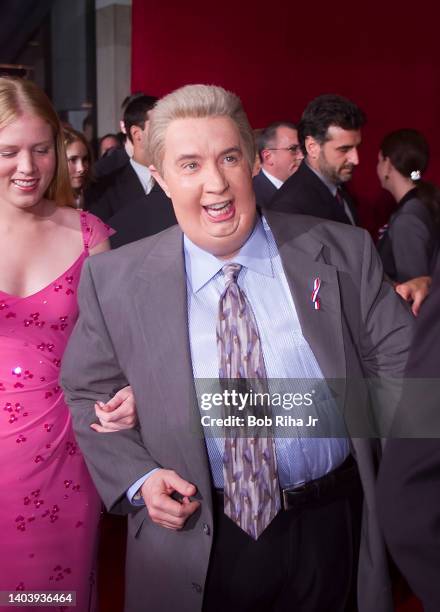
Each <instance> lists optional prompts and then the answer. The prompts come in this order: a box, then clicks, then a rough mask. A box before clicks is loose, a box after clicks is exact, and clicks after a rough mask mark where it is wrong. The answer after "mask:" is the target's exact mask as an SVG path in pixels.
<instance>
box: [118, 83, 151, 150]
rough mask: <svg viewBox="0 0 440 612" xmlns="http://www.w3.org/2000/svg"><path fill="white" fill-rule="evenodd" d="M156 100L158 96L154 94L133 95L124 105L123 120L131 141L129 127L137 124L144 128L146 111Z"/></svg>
mask: <svg viewBox="0 0 440 612" xmlns="http://www.w3.org/2000/svg"><path fill="white" fill-rule="evenodd" d="M157 100H158V98H156V97H155V96H147V95H144V94H142V95H140V96H136V97H134V99H133V100H131V102H129V104H128V105H127V106H126V108H125V111H124V118H123V121H124V125H125V129H126V131H127V136H128V138H129V140H130V141H131V142H133V139H132V137H131V133H130V130H131V128H132V127H133V126H134V125H137V126H138V127H140V128H141V129H144V127H145V121H146V119H147V113H148V111H150V110H151V109H152V108H153V106H154V105H155V104H156V102H157Z"/></svg>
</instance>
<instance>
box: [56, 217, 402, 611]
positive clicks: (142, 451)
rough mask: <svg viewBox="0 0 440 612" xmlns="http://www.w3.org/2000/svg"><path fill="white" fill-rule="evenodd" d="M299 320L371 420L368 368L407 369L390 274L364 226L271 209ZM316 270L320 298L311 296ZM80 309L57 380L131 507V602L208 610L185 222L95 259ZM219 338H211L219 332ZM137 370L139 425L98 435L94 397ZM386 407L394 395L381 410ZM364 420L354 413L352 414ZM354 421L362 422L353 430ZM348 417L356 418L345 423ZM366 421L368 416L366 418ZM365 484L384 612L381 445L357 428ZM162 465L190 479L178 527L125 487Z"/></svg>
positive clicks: (375, 588)
mask: <svg viewBox="0 0 440 612" xmlns="http://www.w3.org/2000/svg"><path fill="white" fill-rule="evenodd" d="M265 214H266V218H267V220H268V222H269V224H270V225H271V228H272V231H273V232H274V236H275V239H276V240H277V244H278V248H279V251H280V255H281V258H282V261H283V265H284V269H285V272H286V275H287V278H288V280H289V284H290V287H291V289H292V295H293V299H294V301H295V305H296V309H297V312H298V316H299V319H300V322H301V326H302V331H303V334H304V336H305V338H306V339H307V341H308V342H309V344H310V346H311V348H312V350H313V352H314V354H315V356H316V358H317V360H318V362H319V365H320V367H321V370H322V371H323V373H324V375H325V377H326V378H327V379H338V380H341V379H345V378H346V377H347V379H350V380H352V381H356V382H355V384H353V385H350V384H349V385H346V387H345V388H343V389H342V390H341V389H340V390H339V394H340V403H341V404H342V406H343V407H344V410H345V407H346V406H353V405H354V406H355V407H356V412H355V413H353V412H350V411H349V412H348V413H347V414H348V421H350V419H352V417H353V414H355V415H357V414H358V413H359V414H362V415H363V416H362V417H361V420H363V419H365V428H367V427H368V421H369V419H370V420H371V415H370V411H369V404H368V392H367V389H366V384H365V383H364V381H363V376H391V377H399V376H401V375H402V373H403V370H404V366H405V360H406V352H407V348H408V344H409V342H410V335H411V334H410V329H411V318H410V315H409V313H408V310H407V308H406V305H404V304H403V302H401V301H400V299H399V298H398V297H397V296H396V294H395V293H394V291H393V289H392V287H391V286H390V285H389V284H388V283H383V282H382V276H383V275H382V266H381V263H380V260H379V258H378V256H377V253H376V251H375V249H374V246H373V245H372V243H371V240H370V238H369V236H368V234H367V233H366V232H364V231H363V230H361V229H358V228H354V227H351V226H347V225H342V224H340V223H332V222H323V221H322V220H319V219H315V218H312V217H305V216H299V215H298V216H295V217H292V216H291V215H285V214H281V213H274V212H271V211H268V212H267V213H265ZM316 277H319V278H320V279H321V289H320V297H321V306H322V307H321V310H319V311H315V310H314V309H313V305H312V302H311V299H310V295H311V290H312V288H313V280H314V278H316ZM79 303H80V312H81V314H80V318H79V321H78V323H77V325H76V328H75V330H74V332H73V334H72V337H71V340H70V342H69V345H68V347H67V351H66V353H65V355H64V363H63V372H62V384H63V386H64V389H65V392H66V398H67V402H68V404H69V406H70V408H71V410H72V415H73V422H74V428H75V431H76V434H77V437H78V441H79V444H80V446H81V447H82V450H83V452H84V454H85V458H86V461H87V464H88V466H89V469H90V472H91V474H92V476H93V478H94V481H95V483H96V486H97V488H98V491H99V492H100V494H101V496H102V498H103V500H104V502H105V504H106V506H107V507H108V508H109V509H111V510H113V511H114V512H119V513H130V518H129V534H128V547H127V583H126V588H127V592H126V610H127V611H130V612H141V611H142V612H143V611H144V610H148V611H149V612H159V611H162V610H174V609H179V610H181V611H182V612H195V611H197V610H200V609H201V606H202V598H203V596H202V593H203V585H204V582H205V578H206V573H207V568H208V562H209V555H210V550H211V543H212V533H213V529H215V524H214V523H213V507H212V497H211V496H212V492H211V479H210V472H209V466H208V458H207V453H206V448H205V443H204V439H203V435H202V433H201V431H200V430H198V431H196V432H195V431H194V429H193V428H192V427H190V426H189V422H190V420H191V419H194V416H195V415H198V406H197V402H196V396H195V389H194V381H193V373H192V367H191V356H190V345H189V338H188V321H187V302H186V280H185V268H184V258H183V241H182V233H181V231H180V229H179V228H178V227H174V228H170V229H169V230H166V231H164V232H162V233H161V234H158V235H156V236H153V237H150V238H147V239H144V240H141V241H139V242H136V243H133V244H130V245H127V246H125V247H122V248H120V249H118V250H116V251H112V252H109V253H105V254H102V255H97V256H95V257H92V258H90V259H89V260H87V262H86V264H85V266H84V269H83V274H82V279H81V284H80V291H79ZM213 341H214V340H213ZM127 382H129V383H130V384H131V385H132V387H133V390H134V394H135V397H136V404H137V410H138V416H139V428H138V429H133V430H129V431H122V432H117V433H112V434H106V435H101V434H97V433H95V432H94V431H93V430H91V429H90V427H89V425H90V423H92V422H93V421H94V420H95V417H94V411H93V402H94V401H95V400H97V399H107V398H108V397H109V396H110V395H111V394H112V393H113V391H114V390H115V389H116V388H120V387H122V386H124V385H125V384H126V383H127ZM391 418H392V414H391V407H389V414H387V415H386V420H387V421H389V420H391ZM354 420H356V419H354ZM356 425H357V423H355V424H354V426H353V427H354V428H355V427H356ZM349 426H350V425H349ZM362 427H364V425H362ZM352 443H353V454H354V455H355V458H356V460H357V461H358V465H359V470H360V475H361V479H362V483H363V487H364V491H365V499H366V503H365V510H364V517H363V547H362V552H361V558H360V567H359V591H360V596H359V599H360V604H359V605H360V610H361V611H362V612H373V611H374V612H390V611H391V610H392V609H393V607H392V600H391V589H390V584H389V577H388V570H387V561H386V554H385V549H384V546H383V542H382V539H381V536H380V533H379V528H378V524H377V519H376V510H375V498H374V484H375V477H376V476H375V474H376V466H377V459H378V455H377V454H378V452H380V445H379V444H378V443H377V442H376V441H375V440H371V439H353V440H352ZM155 467H165V468H171V469H174V470H175V471H176V472H177V473H178V474H180V475H181V476H182V477H183V478H185V479H186V480H188V481H190V482H192V483H194V484H195V485H196V487H197V489H198V497H199V498H200V500H201V502H202V503H201V508H200V510H199V511H198V512H197V513H196V514H195V515H193V516H192V517H191V518H190V520H189V521H188V522H187V524H186V526H185V528H184V529H183V530H182V531H170V530H167V529H164V528H162V527H159V526H157V525H155V524H154V523H153V522H152V521H151V520H150V519H149V517H148V516H147V511H146V509H145V508H142V509H140V510H136V509H135V508H133V506H131V505H130V504H129V503H128V501H127V498H126V491H127V489H128V488H129V486H130V485H131V484H133V482H135V481H136V480H137V479H138V478H139V477H140V476H141V475H143V474H144V473H146V472H147V471H149V470H151V469H152V468H155Z"/></svg>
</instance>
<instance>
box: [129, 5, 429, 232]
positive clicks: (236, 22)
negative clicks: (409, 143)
mask: <svg viewBox="0 0 440 612" xmlns="http://www.w3.org/2000/svg"><path fill="white" fill-rule="evenodd" d="M132 6H133V14H132V22H133V38H132V54H133V55H132V90H133V91H137V90H144V91H146V92H147V93H153V94H156V95H163V94H166V93H168V92H169V91H172V90H173V89H175V88H176V87H180V86H181V85H184V84H188V83H209V84H216V85H222V86H223V87H226V88H227V89H231V90H232V91H234V92H236V93H237V94H238V95H239V96H240V97H241V99H242V101H243V103H244V106H245V108H246V110H247V113H248V115H249V118H250V121H251V123H252V126H253V127H255V128H258V127H264V126H265V125H267V124H268V123H269V122H271V121H274V120H277V119H284V118H287V119H291V120H294V121H295V120H298V119H299V117H300V115H301V112H302V110H303V108H304V106H305V105H306V104H307V102H308V101H310V100H311V99H312V98H314V97H315V96H317V95H319V94H321V93H339V94H342V95H345V96H347V97H349V98H351V99H352V100H354V101H355V102H357V103H358V104H359V106H361V107H362V108H363V109H364V111H365V112H366V113H367V115H368V124H367V126H366V127H365V129H364V131H363V144H362V148H361V164H360V167H359V168H358V169H357V172H356V174H355V177H354V179H353V181H352V183H351V190H352V192H353V193H354V194H355V195H356V197H357V199H358V202H359V205H360V213H361V219H362V222H363V225H364V226H365V227H367V228H368V229H370V230H371V231H372V232H373V233H375V230H376V229H377V227H378V226H379V225H381V224H382V223H383V222H385V221H386V220H387V218H388V215H389V213H390V211H391V209H392V200H391V198H390V196H388V195H387V194H385V192H383V191H382V190H381V189H380V187H379V184H378V181H377V177H376V160H377V150H378V145H379V142H380V140H381V138H382V137H383V136H384V135H385V133H387V132H389V131H391V130H393V129H397V128H401V127H414V128H417V129H419V130H421V131H422V132H423V133H424V134H425V135H426V136H427V138H428V140H429V142H430V145H431V154H432V158H431V165H430V170H429V173H428V175H427V176H428V178H431V179H432V180H435V181H437V182H439V183H440V146H439V144H438V143H439V136H440V115H439V110H440V70H439V69H440V57H439V55H440V42H439V39H440V28H439V25H438V19H437V18H436V16H435V10H434V9H435V4H434V2H433V1H430V2H426V1H425V2H423V1H421V2H418V3H417V2H411V3H410V2H406V1H405V0H401V1H400V2H398V1H397V0H391V2H386V1H382V2H379V1H378V0H370V2H368V3H367V2H365V3H357V2H354V1H353V0H351V1H350V2H348V1H347V0H340V1H339V2H328V3H324V2H292V1H291V0H272V1H268V2H266V3H257V2H255V1H253V2H249V1H248V0H240V1H236V2H232V3H231V2H215V3H214V2H208V1H206V0H205V1H202V0H191V1H190V2H182V1H178V2H177V1H176V0H168V1H166V0H133V5H132Z"/></svg>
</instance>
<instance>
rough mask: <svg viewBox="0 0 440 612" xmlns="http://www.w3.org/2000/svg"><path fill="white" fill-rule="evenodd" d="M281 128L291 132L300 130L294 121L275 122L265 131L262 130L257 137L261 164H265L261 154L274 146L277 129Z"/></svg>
mask: <svg viewBox="0 0 440 612" xmlns="http://www.w3.org/2000/svg"><path fill="white" fill-rule="evenodd" d="M280 127H287V128H290V129H291V130H297V129H298V128H297V126H296V124H295V123H292V121H274V122H273V123H271V124H269V125H268V126H267V127H265V128H264V129H263V130H261V131H260V132H259V134H258V136H257V149H258V154H259V156H260V161H261V162H263V159H262V157H261V152H262V151H263V149H267V148H268V146H269V145H272V144H273V143H274V140H275V138H276V135H277V129H278V128H280Z"/></svg>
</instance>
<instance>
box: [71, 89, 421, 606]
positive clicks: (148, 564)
mask: <svg viewBox="0 0 440 612" xmlns="http://www.w3.org/2000/svg"><path fill="white" fill-rule="evenodd" d="M152 115H153V116H152V118H151V122H150V132H149V149H150V151H151V152H152V155H153V164H154V165H153V166H152V167H151V171H152V173H153V176H154V178H155V179H156V180H157V181H158V182H159V183H160V185H161V187H162V188H163V189H164V191H165V192H166V194H167V195H168V196H169V197H170V198H171V200H172V202H173V206H174V210H175V214H176V217H177V220H178V223H179V227H174V228H171V229H169V230H166V231H165V232H162V233H161V234H158V235H156V236H153V237H150V238H147V239H145V240H141V241H139V242H136V243H134V244H131V245H127V246H125V247H122V248H121V249H118V250H117V251H114V252H111V253H108V254H105V255H103V256H96V257H94V258H91V259H90V260H88V261H87V262H86V264H85V266H84V269H83V274H82V279H81V287H80V292H79V303H80V311H81V314H80V318H79V321H78V323H77V326H76V328H75V330H74V332H73V334H72V337H71V341H70V343H69V346H68V348H67V351H66V353H65V356H64V365H63V373H62V384H63V386H64V388H65V392H66V397H67V401H68V403H69V405H70V407H71V410H72V415H73V421H74V427H75V431H76V433H77V436H78V441H79V443H80V445H81V447H82V449H83V452H84V455H85V458H86V461H87V463H88V466H89V469H90V471H91V474H92V476H93V478H94V481H95V483H96V486H97V488H98V490H99V492H100V494H101V496H102V498H103V500H104V502H105V504H106V506H107V507H108V508H109V509H110V510H112V511H114V512H118V513H125V514H129V533H128V544H127V566H126V571H127V580H126V589H127V590H126V610H127V611H129V612H143V611H148V612H159V611H164V610H166V611H168V610H176V609H179V610H181V611H184V612H194V611H198V610H203V611H204V612H220V611H222V612H224V611H225V610H240V611H248V610H249V611H250V610H252V611H254V612H257V611H258V612H263V611H264V612H269V611H272V612H276V611H282V610H286V609H295V610H298V611H299V612H317V611H318V610H319V611H321V610H331V611H332V612H337V611H341V612H342V611H343V610H345V609H347V602H348V600H349V591H350V576H352V575H353V574H354V573H355V572H356V568H357V566H359V578H358V584H359V601H358V606H359V610H361V612H372V611H373V610H374V612H391V610H392V609H393V605H392V597H391V588H390V584H389V577H388V571H387V561H386V553H385V550H384V546H383V542H382V539H381V536H380V532H379V529H378V525H377V519H376V512H375V499H374V481H375V470H376V466H377V460H378V453H379V452H380V449H379V448H378V444H377V442H376V441H375V440H374V439H369V438H368V437H367V434H368V433H373V434H374V433H375V428H374V426H371V424H372V423H373V421H374V417H375V416H376V418H377V419H378V420H379V421H380V422H382V423H383V422H390V421H391V419H392V416H393V414H392V404H391V402H388V403H387V402H385V408H386V412H382V413H380V412H378V413H377V414H376V415H373V414H372V412H371V403H370V399H369V393H368V389H367V383H366V382H365V378H371V379H376V378H379V380H380V382H381V383H383V382H384V381H383V379H385V378H386V377H389V378H391V379H399V377H400V376H401V375H402V373H403V370H404V366H405V359H406V352H407V348H408V343H409V341H410V333H409V331H410V328H411V319H410V315H409V313H408V310H407V308H406V306H405V305H404V304H403V302H402V301H401V300H400V299H399V298H398V297H397V296H396V294H395V292H394V290H393V288H392V286H391V285H390V284H388V283H386V282H385V283H384V282H383V274H382V267H381V263H380V261H379V258H378V256H377V253H376V251H375V249H374V247H373V245H372V243H371V240H370V238H369V236H368V235H367V233H366V232H364V231H363V230H361V229H358V228H354V227H350V226H345V225H343V224H340V223H331V222H324V221H322V220H319V219H315V218H312V217H303V216H299V215H298V216H295V217H292V216H289V215H284V214H281V213H274V212H272V211H268V212H267V213H265V216H264V217H260V216H259V215H258V214H257V211H256V206H255V195H254V192H253V189H252V179H251V169H252V165H253V162H254V159H255V151H254V141H253V135H252V131H251V128H250V126H249V123H248V121H247V117H246V115H245V113H244V111H243V108H242V106H241V103H240V101H239V99H238V98H237V97H236V96H235V95H234V94H231V93H230V92H226V91H225V90H223V89H221V88H218V87H211V86H203V85H194V86H186V87H183V88H181V89H179V90H177V91H175V92H173V93H172V94H169V95H168V96H166V97H165V98H163V99H162V100H161V101H159V103H158V104H157V106H156V107H155V109H154V111H153V113H152ZM231 262H232V263H231ZM231 268H233V269H234V274H233V275H232V277H228V276H227V274H229V272H230V271H231ZM225 278H226V286H225ZM226 294H228V296H229V297H228V299H231V304H232V305H231V308H230V309H227V308H226V309H225V308H224V300H225V299H226V298H225V296H226ZM219 300H220V306H219ZM234 300H235V302H234ZM236 300H238V301H239V303H241V307H240V309H239V310H238V311H235V314H236V315H237V316H238V319H236V323H237V324H236V327H235V328H234V330H235V331H233V332H231V333H232V336H233V337H232V340H231V343H230V344H229V345H228V344H227V343H226V346H227V347H229V348H228V350H229V355H230V361H232V359H235V358H236V356H237V353H236V351H237V347H236V346H235V345H239V346H246V343H242V337H243V336H242V334H243V330H242V329H241V327H242V326H243V323H244V324H245V326H246V329H247V330H248V331H249V329H250V325H251V323H250V321H251V319H252V324H253V327H252V329H253V332H252V335H251V336H249V342H250V344H249V346H250V348H249V350H248V349H243V350H244V351H245V354H244V355H242V356H241V362H239V364H238V365H239V367H240V368H242V367H243V368H244V369H245V372H249V369H248V368H249V367H250V365H249V363H246V364H245V362H246V361H250V360H251V359H253V358H254V349H255V347H256V346H257V348H258V349H259V357H260V358H262V357H263V358H264V359H263V362H264V363H263V366H262V367H263V369H264V370H265V371H264V374H265V376H267V378H265V376H262V375H261V371H260V374H259V376H260V378H259V380H260V379H261V380H266V382H267V383H268V385H269V391H271V389H272V390H273V385H275V384H276V383H277V381H278V382H279V379H284V383H283V384H284V385H286V386H287V387H289V385H290V386H291V387H294V386H295V384H298V385H299V388H300V389H302V390H303V391H305V393H303V394H298V395H296V396H295V397H296V398H298V396H299V395H301V397H302V398H306V396H307V393H308V390H310V389H311V394H313V392H314V391H315V390H316V391H317V393H316V395H317V396H318V397H317V398H316V400H315V401H313V402H312V404H313V409H314V410H316V413H314V414H318V415H319V416H321V417H323V418H322V420H323V421H324V420H325V421H326V423H327V427H324V429H322V430H321V434H318V433H317V434H314V435H313V434H312V435H307V433H306V428H305V427H302V424H301V423H300V422H299V421H300V419H297V422H296V424H295V426H294V428H293V429H289V430H288V431H289V434H288V435H283V434H282V433H281V435H279V436H278V435H277V436H276V437H275V439H274V438H273V437H271V436H270V435H268V434H267V433H266V436H267V437H266V438H264V436H262V434H261V432H260V431H257V432H254V433H253V437H252V438H251V439H250V444H251V445H255V449H257V447H258V448H260V445H261V444H265V445H266V450H265V451H264V453H263V456H264V457H265V458H266V459H267V458H268V457H269V450H268V449H269V447H270V448H272V449H275V451H276V452H275V455H276V461H275V464H273V461H272V459H270V461H269V459H267V464H268V466H269V463H270V462H271V463H272V464H271V465H270V466H269V467H268V466H266V467H267V469H268V471H269V473H270V479H271V482H272V481H273V482H276V483H277V486H278V485H279V488H278V489H277V488H276V487H274V488H272V489H271V490H270V491H269V490H268V489H266V490H265V491H264V499H263V498H261V500H262V501H261V504H262V507H265V506H264V504H267V502H270V503H271V504H272V502H273V508H274V512H273V514H272V515H271V516H270V518H269V520H268V521H266V522H265V524H264V525H263V528H262V533H261V535H258V536H253V537H250V536H249V535H248V533H249V531H248V532H246V531H245V527H244V526H243V525H242V524H241V523H240V520H239V519H240V516H239V517H238V519H237V517H235V518H234V520H231V518H229V517H230V516H231V513H230V510H229V509H228V516H226V512H227V506H228V503H230V501H231V497H230V495H231V493H230V492H231V490H232V491H234V487H235V492H237V490H238V489H239V488H240V487H241V486H242V485H244V489H246V488H247V491H248V492H247V493H245V494H244V497H242V498H240V499H242V508H241V510H240V512H241V514H245V513H246V507H247V505H249V504H250V506H251V507H253V506H252V504H253V503H254V500H255V495H258V494H260V493H261V489H258V487H259V486H260V483H261V477H262V473H263V472H262V471H261V472H260V471H258V472H257V471H251V473H250V474H249V471H247V470H246V466H245V464H244V466H245V467H244V468H243V470H241V471H234V470H233V473H232V477H231V476H230V474H229V473H228V465H229V461H234V460H235V461H237V458H238V459H240V457H237V455H238V454H239V451H238V448H239V447H240V443H241V442H242V441H243V437H237V436H236V437H235V438H233V439H232V440H233V442H232V448H233V449H234V444H235V445H236V449H237V450H236V453H235V457H234V458H233V459H231V455H230V454H228V453H227V449H226V447H227V444H229V442H230V440H231V434H230V431H229V432H228V433H225V437H224V438H221V437H220V436H219V434H218V429H217V430H215V432H214V434H215V435H214V437H212V436H210V435H209V434H210V433H211V432H212V430H210V427H211V425H212V423H208V425H206V418H205V417H206V416H207V417H208V421H209V414H210V411H209V410H207V406H206V396H207V395H208V394H207V393H206V391H207V389H208V387H209V386H210V385H211V386H212V384H213V383H214V382H215V380H217V382H218V378H219V365H218V364H219V361H220V362H221V363H223V361H222V359H225V353H224V345H225V342H224V338H222V337H221V332H220V331H219V329H220V330H221V329H222V328H221V325H223V326H224V325H225V323H226V322H228V321H229V320H230V317H231V316H232V315H233V314H234V313H233V312H232V311H234V304H236V303H237V301H236ZM240 300H241V302H240ZM218 315H220V317H219V318H218ZM240 317H241V318H243V319H245V320H243V321H242V322H241V323H240ZM219 323H220V327H219ZM216 326H217V331H216ZM231 329H232V328H231ZM216 336H217V339H216ZM216 345H217V346H216ZM233 345H234V346H233ZM222 347H223V348H222ZM217 351H219V352H218V354H217ZM222 351H223V352H222ZM227 354H228V353H226V363H227ZM218 359H219V361H218ZM260 363H261V362H260ZM240 364H241V365H240ZM246 368H247V369H246ZM244 376H249V374H246V373H245V374H244ZM224 377H225V375H224V374H223V373H222V374H221V378H224ZM231 377H232V378H233V376H232V375H231ZM345 380H347V384H342V383H343V382H344V381H345ZM127 383H130V384H131V386H132V388H133V391H134V394H135V397H136V404H137V410H138V418H139V427H138V428H137V429H132V430H128V431H124V432H115V433H113V434H111V435H107V436H98V435H96V434H95V432H94V431H93V430H92V429H91V428H90V425H91V424H92V423H93V421H94V412H93V404H94V401H96V400H101V399H103V398H107V397H108V395H109V394H110V393H112V392H113V391H114V389H117V388H120V387H123V386H124V385H126V384H127ZM381 387H383V385H380V388H379V389H378V391H379V392H378V393H377V394H376V395H380V393H381V392H382V391H383V389H382V388H381ZM200 388H202V390H204V391H205V393H203V395H201V394H200V393H199V391H200ZM283 388H285V387H283ZM248 390H249V388H248ZM209 397H211V400H212V402H211V408H212V404H213V403H214V400H213V396H209ZM272 397H274V394H272ZM292 397H293V396H292ZM224 403H226V400H224ZM208 408H209V406H208ZM233 408H235V405H234V406H233ZM247 409H248V404H246V410H247ZM232 412H234V410H233V411H232ZM237 414H239V412H238V410H237V411H236V413H235V415H237ZM242 414H245V413H244V412H243V413H242ZM269 414H270V412H269ZM294 414H297V413H294ZM235 415H233V416H235ZM342 415H343V416H344V417H345V423H346V425H345V424H344V423H343V421H342V418H341V417H342ZM309 416H310V414H309ZM266 417H267V414H266ZM266 417H265V418H266ZM324 417H325V418H324ZM341 423H342V425H341ZM202 425H203V427H202ZM227 429H228V428H227ZM230 429H231V428H229V430H230ZM269 429H270V426H269ZM281 429H282V426H281ZM326 432H327V435H323V434H325V433H326ZM330 432H332V435H330ZM349 433H350V434H351V435H352V438H351V439H350V437H349ZM362 435H364V438H361V436H362ZM228 449H229V451H228V452H229V453H230V447H229V446H228ZM246 452H250V451H249V447H248V450H247V451H246ZM266 452H267V453H268V454H266ZM255 453H257V451H256V450H255ZM232 455H234V452H233V453H232ZM241 458H242V459H243V457H241ZM353 458H354V459H353ZM244 459H246V460H248V461H249V462H251V461H253V460H254V459H253V458H252V457H251V458H249V457H248V456H247V455H245V456H244ZM260 459H261V457H260ZM356 464H357V468H356ZM274 467H275V473H274V469H273V468H274ZM261 469H262V470H263V468H261ZM358 474H359V475H358ZM263 475H264V474H263ZM359 476H360V481H361V482H362V487H363V491H364V497H365V501H366V503H365V504H364V513H363V526H362V538H363V542H362V545H361V551H360V557H359V564H358V563H357V556H358V553H357V550H356V546H355V541H356V535H357V533H356V532H355V530H353V528H352V525H353V524H356V522H357V520H356V519H357V515H356V504H357V502H358V488H357V484H358V482H359ZM257 489H258V491H257ZM242 490H243V489H240V491H242ZM256 491H257V492H256ZM240 494H241V493H240ZM257 499H260V498H258V497H257ZM280 504H281V508H280ZM223 509H224V510H225V511H223ZM251 514H252V513H251ZM259 518H260V508H258V511H256V514H255V516H253V515H252V516H251V519H252V520H253V519H256V520H259ZM239 523H240V524H239Z"/></svg>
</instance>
